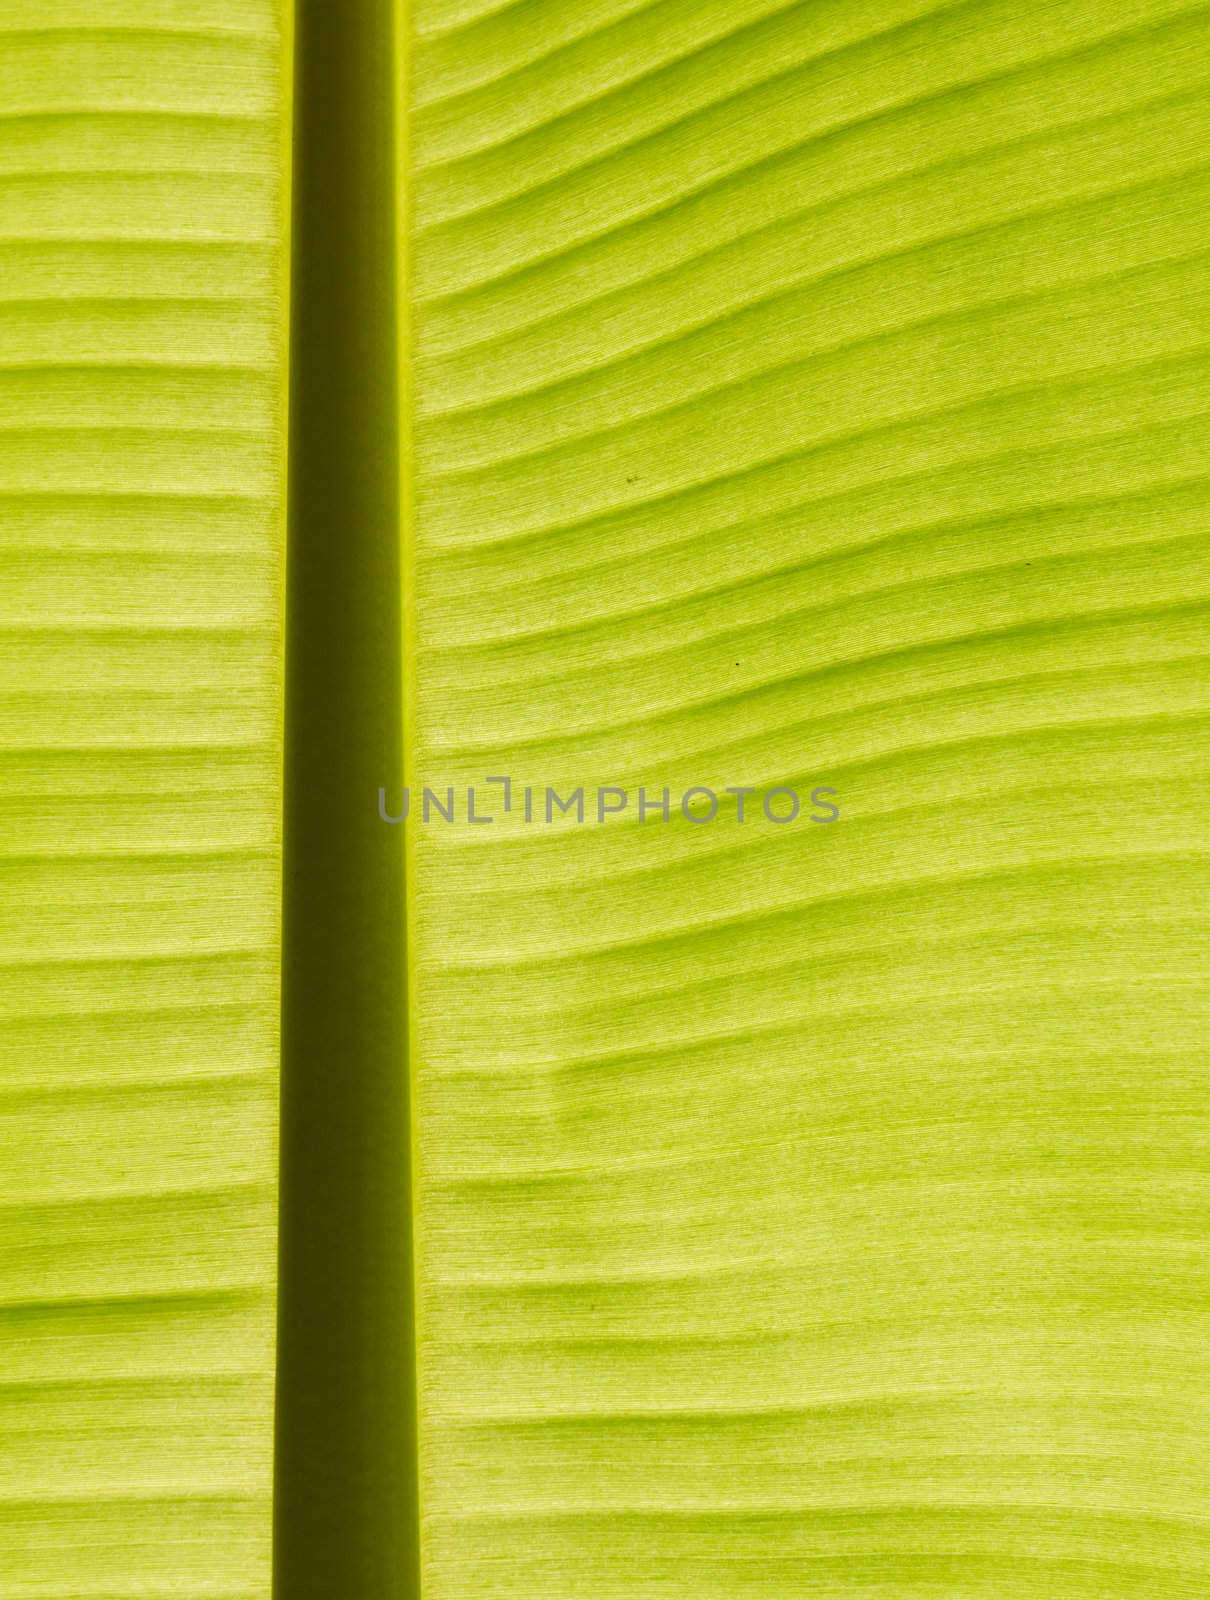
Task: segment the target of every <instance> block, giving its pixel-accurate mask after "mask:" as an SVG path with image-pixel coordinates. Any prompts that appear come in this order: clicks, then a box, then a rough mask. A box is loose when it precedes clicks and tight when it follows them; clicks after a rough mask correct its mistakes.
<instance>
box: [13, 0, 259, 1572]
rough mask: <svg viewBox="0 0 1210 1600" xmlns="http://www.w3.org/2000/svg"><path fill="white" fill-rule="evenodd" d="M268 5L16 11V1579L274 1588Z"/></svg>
mask: <svg viewBox="0 0 1210 1600" xmlns="http://www.w3.org/2000/svg"><path fill="white" fill-rule="evenodd" d="M282 17H283V8H282V7H280V6H279V5H278V4H277V3H276V0H216V3H209V4H202V3H201V0H108V3H104V4H102V3H99V0H36V3H35V0H0V562H2V565H3V581H2V582H0V595H2V598H0V607H2V615H0V626H2V634H0V855H2V857H3V859H2V861H0V875H2V878H3V900H2V903H0V959H2V961H3V979H2V982H0V990H2V996H3V997H2V999H0V1124H2V1132H0V1592H2V1593H3V1594H4V1595H5V1596H6V1597H9V1600H26V1597H29V1600H33V1597H35V1596H36V1597H38V1600H44V1597H45V1600H49V1597H59V1596H62V1597H67V1596H73V1597H75V1596H91V1597H95V1600H102V1597H103V1600H130V1597H133V1596H136V1595H137V1596H139V1597H143V1600H149V1597H152V1596H164V1597H168V1596H182V1597H183V1596H186V1595H188V1596H198V1595H203V1594H205V1595H208V1596H215V1597H220V1596H221V1597H223V1600H236V1597H239V1600H245V1597H249V1600H250V1597H252V1596H258V1597H259V1596H264V1595H266V1594H267V1593H268V1582H269V1563H270V1551H269V1505H270V1461H271V1430H272V1418H271V1413H272V1380H273V1369H272V1338H273V1279H274V1252H275V1246H274V1200H275V1188H276V1176H275V1160H276V1083H277V993H278V901H279V876H280V873H279V821H278V819H279V815H280V810H281V794H280V779H279V767H280V730H281V694H280V655H281V647H280V646H281V639H280V633H281V630H280V623H279V616H280V610H281V568H282V553H283V509H284V508H283V504H282V463H283V444H284V424H285V418H284V403H283V401H284V396H283V387H284V371H285V361H284V356H285V332H286V329H285V304H284V296H283V287H282V286H283V283H284V265H285V239H284V205H285V185H284V176H285V173H284V162H283V156H282V152H283V149H284V144H283V132H284V127H283V118H284V94H285V89H284V85H285V82H286V76H285V72H284V62H283V37H282Z"/></svg>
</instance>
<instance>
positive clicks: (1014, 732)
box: [402, 0, 1210, 1600]
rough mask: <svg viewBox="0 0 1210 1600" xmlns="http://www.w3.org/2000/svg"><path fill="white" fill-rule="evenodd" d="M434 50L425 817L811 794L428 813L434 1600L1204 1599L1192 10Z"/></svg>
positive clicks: (493, 20) (979, 12)
mask: <svg viewBox="0 0 1210 1600" xmlns="http://www.w3.org/2000/svg"><path fill="white" fill-rule="evenodd" d="M413 25H414V26H413V38H412V63H411V80H410V89H409V130H408V167H407V170H406V171H405V172H404V173H403V174H402V181H403V184H404V187H405V191H406V193H407V195H408V197H409V204H410V227H409V232H408V237H407V242H406V246H407V255H408V262H409V280H408V287H407V290H406V294H407V303H408V308H409V311H410V314H411V317H412V321H413V333H412V337H413V340H414V349H413V351H412V357H411V360H412V365H411V374H412V381H413V393H412V398H411V409H410V411H409V414H408V415H407V416H406V417H405V447H406V448H407V450H408V451H409V452H411V453H412V459H413V460H414V469H415V470H414V479H415V481H414V507H413V513H412V518H411V524H410V527H409V530H408V533H407V539H408V552H409V562H410V567H411V589H410V598H411V604H412V608H413V624H412V627H411V631H410V635H409V640H408V644H409V650H410V667H409V671H410V701H411V706H412V713H411V715H412V725H411V731H410V735H409V738H410V753H411V758H412V770H411V774H410V776H411V779H412V783H413V786H414V793H415V792H417V790H418V786H419V785H420V784H422V783H428V784H431V785H432V786H434V787H435V788H437V789H439V790H441V791H442V792H443V791H444V787H445V785H447V784H450V783H452V784H455V785H457V786H458V787H459V790H460V791H461V786H462V785H465V784H469V783H477V784H478V785H479V786H480V794H481V795H486V794H487V793H488V792H489V789H490V786H489V788H484V786H483V782H484V778H485V777H486V776H487V775H504V774H508V775H510V776H511V778H512V780H513V784H514V792H515V793H516V794H518V795H519V794H520V792H521V788H522V787H523V786H524V785H526V784H530V785H532V786H533V787H534V788H535V792H536V793H537V794H538V795H539V796H541V795H542V794H543V793H544V789H545V786H546V785H551V786H553V787H555V788H557V790H558V791H559V793H560V794H561V795H565V794H567V793H568V792H569V791H570V790H574V788H575V787H576V786H577V785H580V784H583V785H585V786H586V787H587V788H588V790H589V794H590V800H589V804H590V806H591V804H592V800H591V796H592V793H593V791H595V789H596V787H597V786H598V785H617V786H621V787H624V788H627V789H629V790H630V792H631V794H632V796H633V795H634V794H635V792H636V791H637V789H638V786H639V785H640V784H643V785H646V786H647V788H648V791H649V793H656V794H658V793H659V791H660V790H661V789H662V788H663V787H664V786H665V785H668V786H669V787H670V788H671V790H672V792H673V796H674V802H673V803H674V805H675V801H676V797H679V795H680V794H681V792H682V791H683V790H685V789H686V788H688V787H689V786H690V785H693V784H703V785H709V786H711V787H712V788H715V789H716V790H718V791H720V792H721V790H722V789H723V788H724V787H725V786H726V785H749V786H753V787H755V788H757V789H767V788H770V787H773V786H785V785H790V786H794V787H796V788H797V789H798V790H799V791H800V792H805V791H807V790H809V789H810V788H811V787H812V786H813V785H816V784H828V785H831V786H834V787H835V789H836V790H837V792H838V803H839V805H840V808H841V817H840V820H839V821H838V822H836V823H835V824H833V825H830V826H813V825H811V824H810V823H809V822H806V821H805V820H804V821H802V822H800V823H798V824H796V825H794V826H772V825H768V824H765V823H763V822H762V821H761V820H760V819H759V818H758V819H757V821H756V822H755V823H753V824H752V825H746V826H743V827H740V826H738V825H736V824H734V823H730V824H728V823H726V822H725V821H719V822H718V823H716V824H714V825H711V826H698V825H694V824H692V823H690V822H688V821H686V820H684V819H683V818H679V817H676V816H674V818H673V820H672V821H670V822H669V823H667V824H665V823H662V822H660V821H658V820H650V819H649V820H648V821H647V822H646V823H643V824H640V823H639V821H638V820H637V817H636V816H635V811H634V802H633V799H632V802H631V807H630V809H629V811H628V812H626V813H624V814H621V815H619V816H617V817H613V818H611V819H609V820H608V821H607V822H606V823H605V824H604V825H602V826H592V825H585V826H577V825H575V824H574V822H572V821H571V820H570V819H569V820H568V822H567V823H566V824H565V825H555V826H552V827H550V828H547V827H545V826H543V827H536V826H531V827H529V828H527V827H526V826H525V825H524V823H523V822H522V821H521V819H520V817H519V816H518V815H517V813H516V810H514V813H513V814H512V815H511V816H509V817H508V818H503V817H499V819H498V821H497V822H496V823H495V824H493V825H491V826H483V827H467V826H460V827H457V826H455V827H447V826H443V825H441V824H440V823H439V822H433V823H430V825H428V826H424V825H418V824H417V822H416V820H415V819H413V822H412V824H411V825H410V839H411V841H412V844H411V849H412V855H411V867H410V872H411V878H410V885H411V899H410V903H409V916H410V931H409V939H410V950H411V963H412V991H411V1005H412V1010H413V1036H414V1061H413V1071H414V1081H415V1088H416V1096H417V1149H418V1161H419V1173H418V1187H417V1208H418V1234H417V1237H418V1250H419V1276H418V1292H419V1297H420V1313H419V1315H420V1321H419V1336H420V1347H419V1366H420V1407H421V1419H420V1423H421V1470H422V1482H421V1509H422V1518H423V1563H424V1575H425V1582H426V1586H427V1587H426V1590H425V1593H426V1596H427V1597H428V1600H474V1597H478V1596H486V1595H488V1594H490V1595H492V1596H493V1597H495V1600H503V1597H516V1600H535V1597H539V1596H541V1597H550V1600H567V1597H569V1596H579V1597H584V1600H605V1597H609V1600H643V1597H655V1596H659V1597H661V1600H672V1597H676V1600H682V1597H683V1600H690V1597H692V1600H703V1597H717V1600H723V1597H726V1600H737V1597H740V1596H753V1597H756V1596H761V1597H770V1600H772V1597H777V1600H787V1597H790V1596H799V1595H802V1596H807V1595H812V1596H814V1595H820V1596H823V1595H827V1596H829V1597H838V1596H842V1595H843V1596H846V1597H847V1596H853V1597H858V1596H861V1597H873V1596H875V1595H878V1596H880V1597H890V1596H895V1597H897V1600H898V1597H901V1596H902V1597H907V1596H914V1597H917V1596H924V1595H941V1594H944V1595H946V1596H955V1597H956V1596H958V1595H961V1596H963V1597H964V1600H965V1597H974V1596H987V1597H991V1596H995V1597H997V1600H1003V1597H1005V1596H1009V1595H1012V1596H1022V1597H1024V1596H1026V1595H1031V1596H1032V1595H1042V1594H1045V1595H1054V1596H1059V1595H1062V1596H1063V1597H1064V1600H1077V1597H1088V1600H1093V1597H1097V1600H1100V1597H1103V1596H1105V1595H1108V1594H1113V1595H1114V1596H1120V1597H1125V1596H1138V1597H1140V1600H1141V1597H1143V1596H1147V1597H1149V1600H1150V1597H1153V1596H1169V1595H1172V1596H1175V1595H1182V1596H1184V1595H1189V1596H1192V1595H1195V1594H1200V1593H1202V1592H1203V1591H1204V1590H1205V1587H1206V1585H1207V1582H1210V1535H1208V1533H1207V1522H1206V1517H1207V1514H1208V1513H1210V1482H1208V1480H1207V1474H1206V1468H1205V1463H1206V1459H1207V1449H1208V1446H1210V1414H1208V1413H1207V1409H1206V1403H1205V1395H1206V1392H1207V1384H1208V1380H1210V1341H1208V1337H1207V1335H1208V1328H1207V1321H1206V1304H1207V1292H1208V1290H1210V1270H1208V1269H1210V1260H1208V1256H1207V1249H1206V1244H1207V1226H1208V1223H1210V1190H1208V1188H1207V1181H1206V1162H1207V1146H1206V1126H1207V1123H1206V1116H1207V1111H1208V1110H1210V1082H1208V1080H1207V1076H1206V1070H1205V1045H1204V1041H1205V1029H1206V1013H1207V1001H1208V998H1210V996H1208V993H1207V978H1208V976H1210V964H1208V954H1210V951H1208V946H1207V924H1206V916H1205V908H1206V904H1207V895H1206V891H1207V889H1208V888H1210V864H1208V862H1207V854H1206V852H1207V846H1208V845H1210V806H1208V804H1207V792H1208V791H1207V785H1206V779H1207V771H1206V769H1207V752H1208V750H1210V745H1208V744H1207V733H1208V731H1210V722H1208V718H1210V674H1208V672H1207V661H1206V645H1207V631H1206V623H1207V610H1206V600H1207V596H1208V592H1210V541H1208V539H1207V532H1208V527H1210V483H1208V481H1207V463H1208V462H1210V428H1208V422H1207V413H1208V410H1210V407H1208V402H1207V396H1208V394H1210V363H1208V361H1207V357H1206V350H1207V347H1208V346H1210V226H1208V223H1207V217H1208V216H1210V208H1208V202H1210V177H1208V173H1207V168H1206V158H1205V151H1206V149H1207V134H1208V133H1210V12H1208V10H1207V8H1206V7H1205V6H1204V5H1201V4H1193V5H1191V4H1188V3H1180V0H1076V3H1065V4H1062V5H1057V4H1053V3H1049V0H1045V3H1044V0H1024V3H1022V0H1013V3H1011V4H1008V3H1005V4H1000V3H997V0H969V3H958V4H952V3H951V4H942V3H938V0H858V3H853V0H822V3H818V4H790V5H786V4H778V3H776V0H765V3H759V0H738V3H737V0H728V3H727V4H715V3H713V0H664V3H648V4H638V5H636V4H634V3H623V0H603V3H594V4H590V5H584V4H578V5H574V6H573V5H563V4H560V3H557V0H552V3H540V0H517V3H513V4H509V5H504V6H485V5H480V4H476V3H473V0H472V3H463V0H417V3H416V4H415V6H414V7H413ZM491 792H493V793H494V794H495V796H496V803H495V806H494V809H495V811H496V812H497V813H499V812H500V809H501V807H500V803H499V795H500V789H499V787H498V786H497V787H496V789H495V790H494V791H491ZM540 803H541V802H540V801H539V804H540ZM481 804H482V802H481ZM459 805H460V808H461V807H462V801H461V798H460V799H459Z"/></svg>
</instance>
